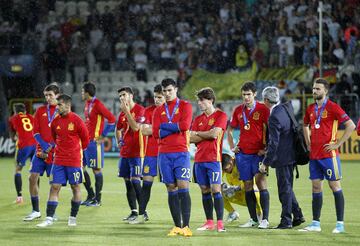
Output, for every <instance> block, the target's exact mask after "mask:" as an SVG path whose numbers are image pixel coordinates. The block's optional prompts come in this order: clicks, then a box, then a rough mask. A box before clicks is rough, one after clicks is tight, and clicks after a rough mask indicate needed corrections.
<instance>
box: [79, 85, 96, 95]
mask: <svg viewBox="0 0 360 246" xmlns="http://www.w3.org/2000/svg"><path fill="white" fill-rule="evenodd" d="M82 88H83V89H84V92H87V93H89V95H90V96H91V97H93V96H95V94H96V86H95V84H94V83H92V82H86V83H84V84H83V87H82Z"/></svg>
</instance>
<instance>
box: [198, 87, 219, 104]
mask: <svg viewBox="0 0 360 246" xmlns="http://www.w3.org/2000/svg"><path fill="white" fill-rule="evenodd" d="M196 97H197V98H198V99H199V100H203V99H207V100H212V104H214V103H215V100H216V97H215V92H214V90H213V89H212V88H210V87H205V88H202V89H200V90H199V91H197V92H196Z"/></svg>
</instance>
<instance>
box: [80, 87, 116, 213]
mask: <svg viewBox="0 0 360 246" xmlns="http://www.w3.org/2000/svg"><path fill="white" fill-rule="evenodd" d="M95 93H96V87H95V84H93V83H91V82H87V83H85V84H84V85H83V88H82V92H81V96H82V99H83V100H85V109H84V114H85V124H86V127H87V129H88V132H89V139H90V143H89V146H88V147H87V149H86V152H85V153H84V156H85V162H86V166H87V167H89V168H92V170H93V173H94V175H95V194H94V190H93V188H92V187H91V179H90V176H89V174H88V172H87V171H86V169H85V171H84V179H85V183H84V186H85V188H86V191H87V193H88V194H87V198H86V200H85V201H84V202H82V203H81V205H87V206H94V207H97V206H100V205H101V191H102V187H103V183H104V179H103V174H102V168H103V167H104V142H103V138H104V137H105V136H106V135H107V134H108V133H109V132H113V131H114V129H115V121H116V118H115V116H114V115H113V114H112V113H111V112H110V111H109V110H108V109H107V108H106V107H105V106H104V104H103V103H102V102H101V101H100V100H99V99H98V98H96V96H95ZM105 119H106V120H107V124H106V127H104V124H105V123H104V122H105Z"/></svg>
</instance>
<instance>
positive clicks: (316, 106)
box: [315, 99, 328, 126]
mask: <svg viewBox="0 0 360 246" xmlns="http://www.w3.org/2000/svg"><path fill="white" fill-rule="evenodd" d="M327 101H328V100H327V99H325V101H324V102H323V104H322V105H321V108H320V112H319V114H318V111H319V106H318V104H317V103H315V117H316V122H315V124H319V126H320V121H321V115H322V113H323V111H324V109H325V106H326V103H327Z"/></svg>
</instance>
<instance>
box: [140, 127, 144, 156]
mask: <svg viewBox="0 0 360 246" xmlns="http://www.w3.org/2000/svg"><path fill="white" fill-rule="evenodd" d="M139 148H140V158H143V157H144V156H145V146H144V137H143V134H142V133H141V131H140V130H139Z"/></svg>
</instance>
